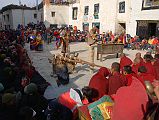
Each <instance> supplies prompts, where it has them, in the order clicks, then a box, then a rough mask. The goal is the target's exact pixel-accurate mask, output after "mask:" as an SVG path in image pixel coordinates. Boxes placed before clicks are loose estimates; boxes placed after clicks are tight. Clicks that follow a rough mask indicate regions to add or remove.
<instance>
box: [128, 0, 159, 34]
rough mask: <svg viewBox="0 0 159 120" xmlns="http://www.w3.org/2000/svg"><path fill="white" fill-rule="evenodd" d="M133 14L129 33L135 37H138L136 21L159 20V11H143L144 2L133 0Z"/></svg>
mask: <svg viewBox="0 0 159 120" xmlns="http://www.w3.org/2000/svg"><path fill="white" fill-rule="evenodd" d="M131 6H132V14H131V18H130V25H129V27H130V28H131V29H129V33H130V34H131V35H132V36H134V35H136V27H137V22H136V20H159V9H154V10H141V8H142V0H136V1H135V2H134V1H133V0H131Z"/></svg>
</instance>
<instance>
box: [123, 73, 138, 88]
mask: <svg viewBox="0 0 159 120" xmlns="http://www.w3.org/2000/svg"><path fill="white" fill-rule="evenodd" d="M125 77H126V79H127V81H128V82H127V86H130V85H131V83H132V77H137V75H136V74H135V73H131V74H127V75H126V76H125Z"/></svg>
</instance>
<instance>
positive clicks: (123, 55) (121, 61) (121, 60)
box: [120, 53, 132, 72]
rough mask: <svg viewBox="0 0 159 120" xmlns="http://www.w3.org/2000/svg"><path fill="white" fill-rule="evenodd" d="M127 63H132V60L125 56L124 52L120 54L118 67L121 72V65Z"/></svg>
mask: <svg viewBox="0 0 159 120" xmlns="http://www.w3.org/2000/svg"><path fill="white" fill-rule="evenodd" d="M127 65H132V61H131V59H130V58H128V57H126V55H125V54H124V53H122V54H121V55H120V69H121V71H122V72H123V67H124V66H127Z"/></svg>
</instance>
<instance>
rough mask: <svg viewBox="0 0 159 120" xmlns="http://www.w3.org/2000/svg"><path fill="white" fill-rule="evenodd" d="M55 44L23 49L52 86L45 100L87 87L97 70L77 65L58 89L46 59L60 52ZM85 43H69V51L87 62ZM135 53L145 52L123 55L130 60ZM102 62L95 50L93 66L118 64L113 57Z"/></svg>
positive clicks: (117, 59) (87, 51) (106, 57)
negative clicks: (64, 83) (39, 48)
mask: <svg viewBox="0 0 159 120" xmlns="http://www.w3.org/2000/svg"><path fill="white" fill-rule="evenodd" d="M54 46H55V43H52V44H50V45H47V44H45V45H44V51H42V52H39V51H30V49H29V44H26V46H25V48H26V49H27V51H28V54H29V56H30V58H31V60H32V62H33V65H34V66H35V68H36V70H37V71H39V73H40V74H41V75H42V76H43V77H44V78H45V79H46V80H47V81H48V82H49V83H51V85H52V86H49V87H48V88H47V90H46V92H45V94H44V96H45V97H46V98H49V99H52V98H55V97H58V96H59V95H60V94H61V93H63V92H65V91H67V90H69V89H70V88H77V87H79V88H82V87H83V86H87V85H88V83H89V80H90V78H91V77H92V75H93V74H94V73H95V72H96V71H97V70H98V68H95V72H94V73H91V72H90V71H89V66H88V65H81V64H77V66H76V70H77V71H78V72H77V73H74V74H71V75H70V83H69V84H68V85H66V86H60V87H58V86H57V84H56V81H55V80H56V78H53V77H51V76H50V75H51V72H52V65H51V64H50V63H49V62H48V58H51V56H52V54H58V53H60V52H61V49H59V50H56V49H55V47H54ZM88 49H89V48H88V45H87V43H84V42H83V43H71V44H70V51H71V52H78V53H79V58H80V59H83V60H85V61H89V50H88ZM137 52H141V53H142V55H144V54H145V52H146V51H138V50H127V49H125V50H124V53H125V54H126V55H127V56H128V57H130V58H131V59H132V60H133V59H134V57H135V54H136V53H137ZM103 58H104V61H103V62H100V61H99V60H98V61H97V60H96V49H95V58H94V60H95V64H98V65H101V66H105V67H108V68H110V66H111V64H112V63H113V62H119V58H115V55H113V54H111V55H104V57H103Z"/></svg>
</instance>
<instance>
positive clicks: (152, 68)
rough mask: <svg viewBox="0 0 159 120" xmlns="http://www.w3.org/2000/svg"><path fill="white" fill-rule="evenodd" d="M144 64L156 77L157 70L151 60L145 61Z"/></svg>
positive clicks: (148, 71) (149, 72)
mask: <svg viewBox="0 0 159 120" xmlns="http://www.w3.org/2000/svg"><path fill="white" fill-rule="evenodd" d="M144 66H145V67H146V69H147V73H148V74H151V75H153V76H155V77H156V76H157V75H156V70H155V68H154V66H153V65H152V63H151V62H146V63H144Z"/></svg>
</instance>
